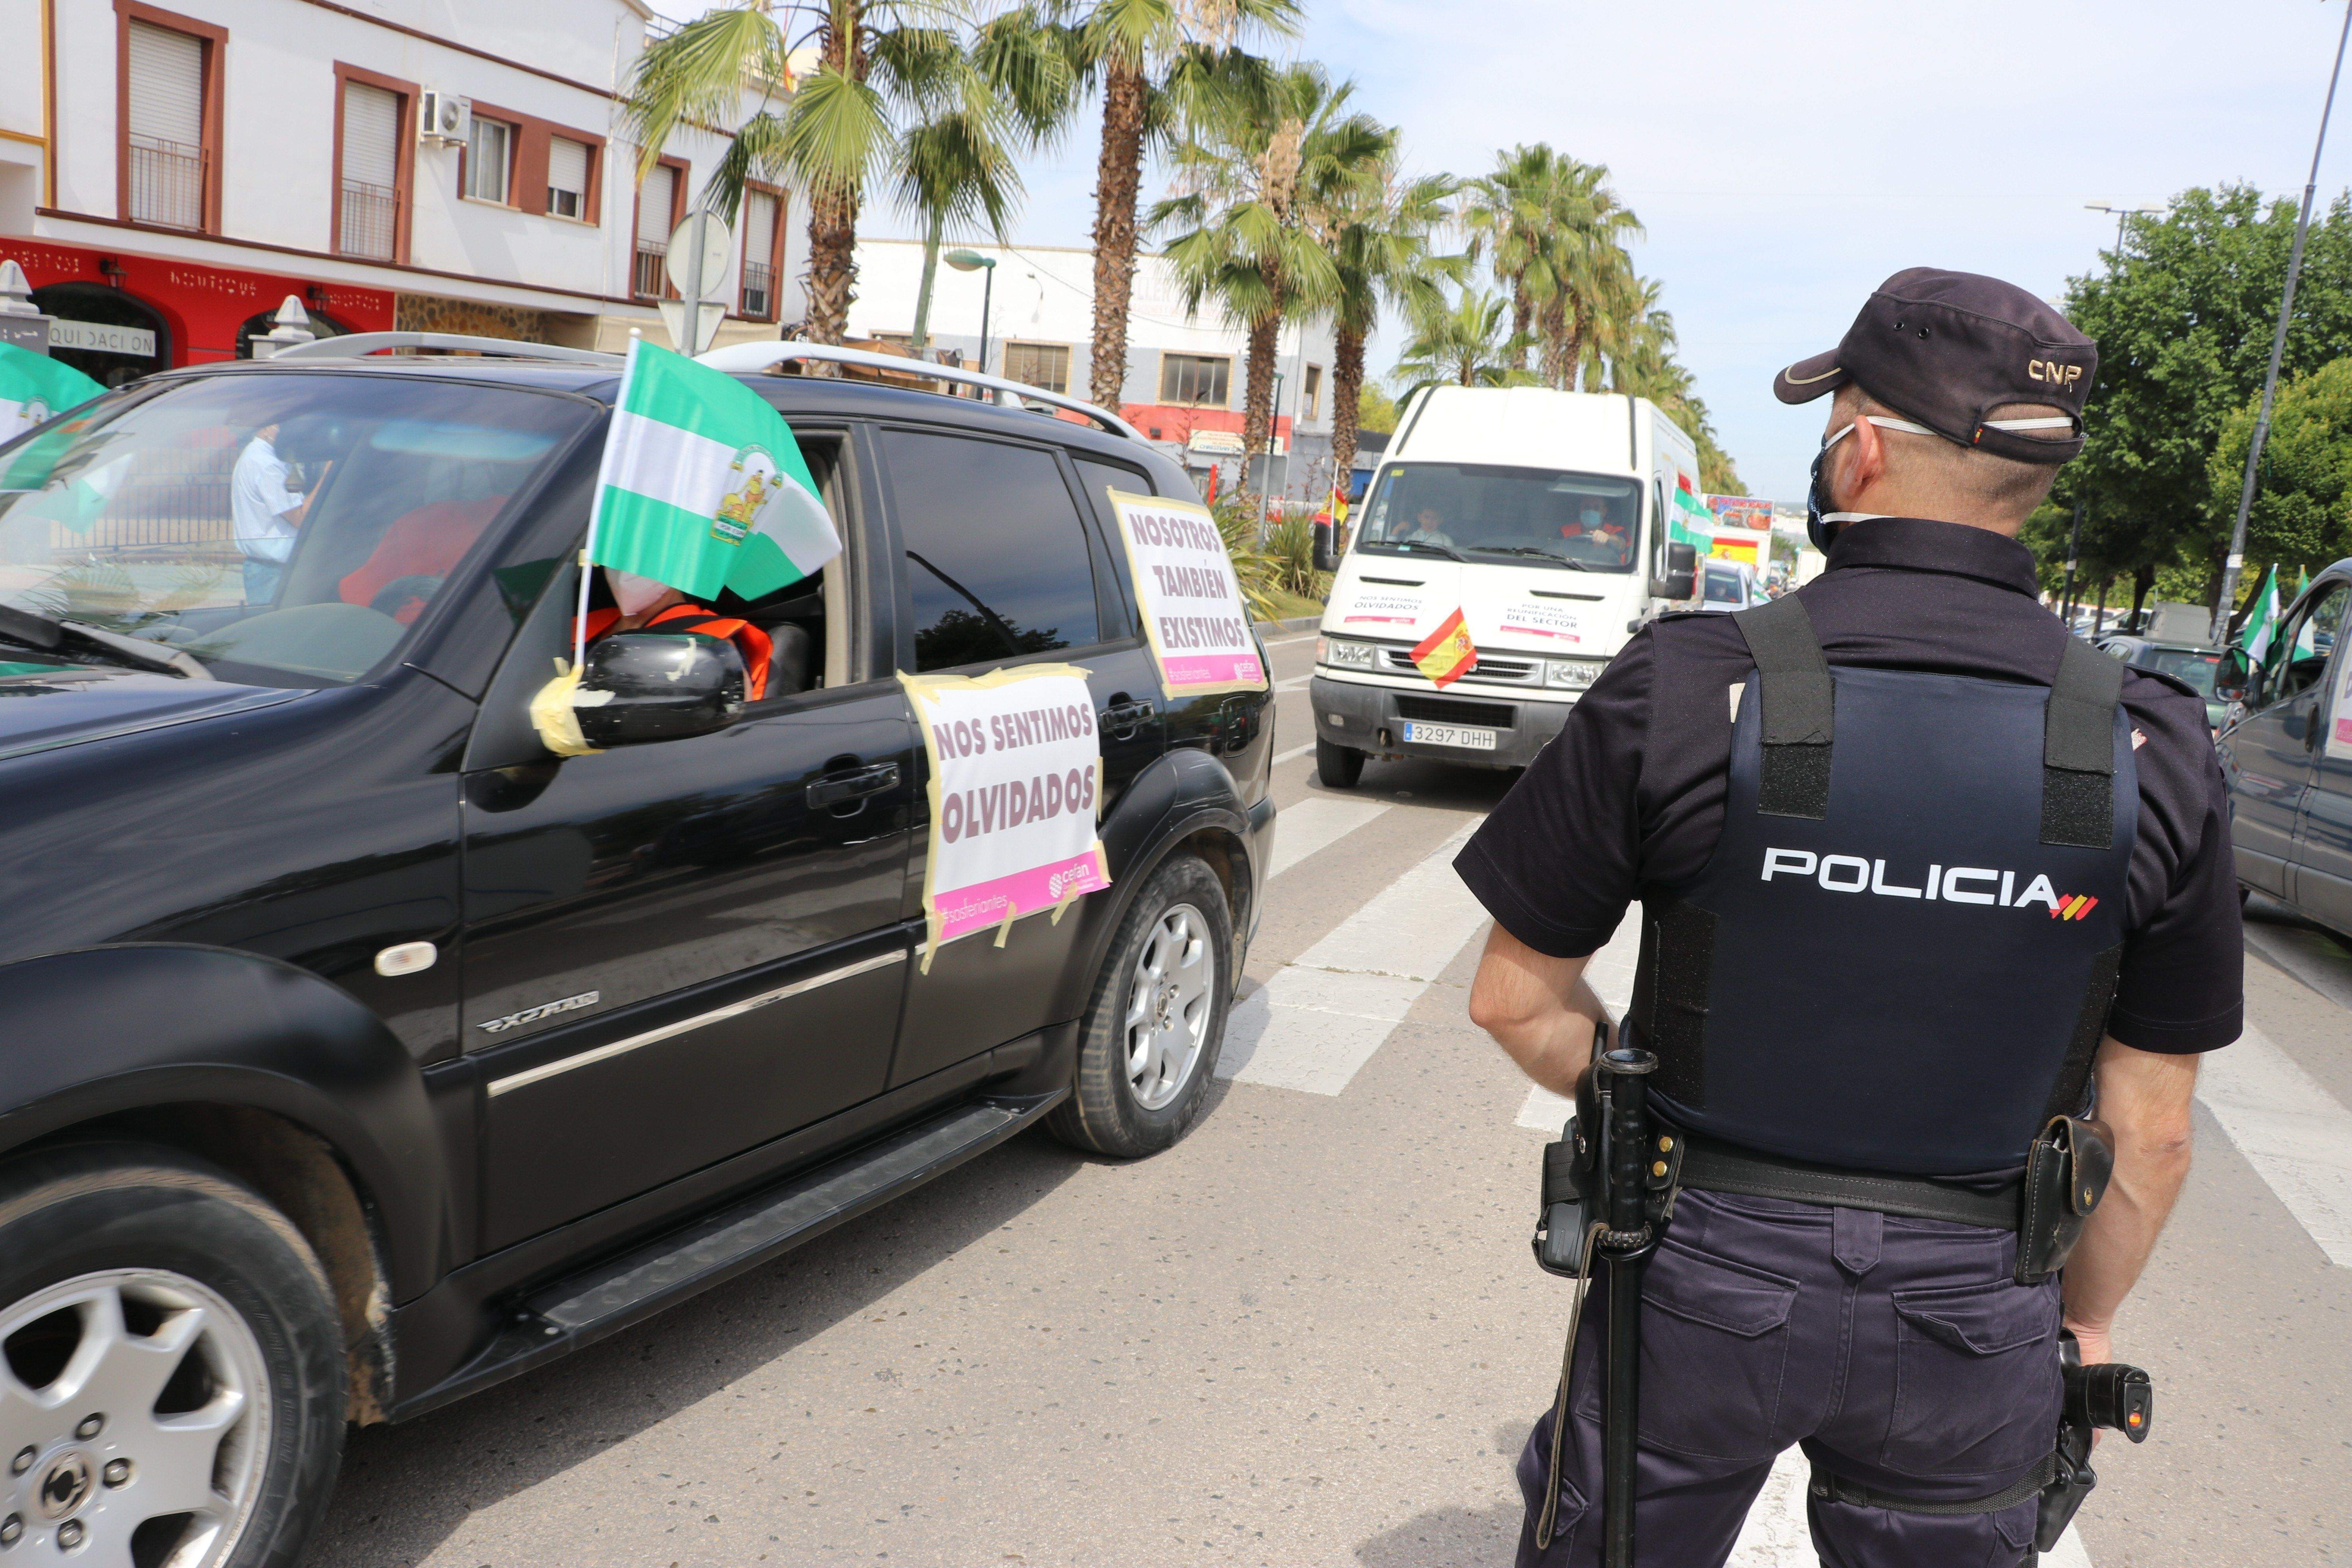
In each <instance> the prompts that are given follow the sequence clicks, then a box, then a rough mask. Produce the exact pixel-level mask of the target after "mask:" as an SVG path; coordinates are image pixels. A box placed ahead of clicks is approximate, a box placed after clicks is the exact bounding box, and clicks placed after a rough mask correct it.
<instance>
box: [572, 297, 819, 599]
mask: <svg viewBox="0 0 2352 1568" xmlns="http://www.w3.org/2000/svg"><path fill="white" fill-rule="evenodd" d="M840 553H841V535H840V534H839V533H838V532H836V531H835V529H834V526H833V519H832V518H831V517H830V516H828V515H827V514H826V512H825V510H824V501H822V500H819V499H817V493H816V481H815V479H812V478H811V477H810V475H809V470H808V464H807V463H806V462H805V461H804V460H803V458H802V457H801V448H800V443H799V442H798V441H796V440H794V439H793V431H792V426H789V425H786V424H785V423H784V421H783V416H781V415H779V414H778V413H777V412H776V411H775V410H774V409H772V408H771V407H769V406H768V405H767V403H766V402H765V401H764V400H763V399H761V396H760V395H759V394H757V393H755V392H753V391H752V390H751V388H750V387H748V386H745V385H744V384H742V383H741V382H740V381H737V380H736V379H735V378H734V377H733V376H731V375H727V374H721V373H720V372H719V371H715V370H711V369H709V368H707V367H705V366H703V365H698V364H697V363H694V362H693V361H692V360H690V359H688V358H687V357H686V356H685V355H683V354H678V353H671V352H670V351H669V350H667V349H665V348H656V347H655V346H654V345H653V344H651V343H649V342H646V341H645V340H643V339H642V338H640V339H637V340H636V341H635V342H631V343H630V345H629V362H628V368H627V369H626V370H625V371H624V372H623V373H622V376H621V399H620V403H619V404H618V405H617V406H615V407H614V410H613V426H612V429H611V430H610V431H609V432H608V433H607V434H606V436H605V437H604V467H603V468H602V469H601V470H599V472H598V474H597V476H596V508H595V512H594V515H593V517H592V518H591V519H590V520H589V523H588V558H589V559H590V560H591V561H593V562H594V563H597V564H598V565H601V566H610V567H612V568H614V570H615V571H619V572H630V573H635V574H636V575H638V576H640V577H649V578H651V579H653V580H654V581H655V582H656V583H664V584H668V585H669V586H670V587H673V588H676V589H677V590H679V591H680V592H682V593H684V594H685V595H688V597H689V598H693V599H698V600H701V601H703V602H705V603H709V601H710V600H711V599H713V598H715V597H716V596H717V595H718V593H719V589H721V588H731V589H733V590H734V591H735V593H736V594H738V595H740V596H741V597H743V598H746V599H757V598H760V597H761V596H762V595H768V594H772V593H774V592H775V591H776V590H777V589H779V588H784V587H789V586H791V585H792V584H794V583H797V582H799V581H800V580H801V579H802V578H803V577H806V576H808V575H809V574H812V573H814V572H815V571H816V570H817V568H819V567H821V566H823V565H824V563H826V562H828V561H830V560H832V559H833V558H834V557H835V556H836V555H838V554H840Z"/></svg>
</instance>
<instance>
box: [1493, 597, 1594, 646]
mask: <svg viewBox="0 0 2352 1568" xmlns="http://www.w3.org/2000/svg"><path fill="white" fill-rule="evenodd" d="M1496 630H1497V631H1499V632H1501V633H1503V634H1504V635H1506V636H1510V637H1542V638H1544V639H1546V640H1547V641H1549V642H1554V643H1568V644H1571V645H1578V646H1580V645H1581V644H1582V643H1583V641H1584V618H1583V617H1582V616H1580V615H1578V614H1577V613H1576V612H1575V611H1574V610H1570V609H1565V608H1562V607H1561V606H1559V605H1538V604H1537V603H1536V602H1535V601H1534V600H1532V599H1520V600H1517V601H1516V602H1514V603H1512V604H1509V605H1505V606H1504V608H1503V615H1502V619H1501V620H1500V621H1498V622H1497V623H1496Z"/></svg>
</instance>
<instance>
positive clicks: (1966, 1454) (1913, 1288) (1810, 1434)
mask: <svg viewBox="0 0 2352 1568" xmlns="http://www.w3.org/2000/svg"><path fill="white" fill-rule="evenodd" d="M2016 1250H2017V1238H2016V1237H2014V1236H2011V1235H2009V1234H2007V1233H2005V1232H2000V1231H1992V1230H1985V1229H1981V1228H1979V1227H1978V1226H1966V1225H1955V1224H1951V1223H1948V1222H1946V1221H1940V1220H1924V1219H1903V1218H1899V1217H1897V1216H1895V1215H1881V1214H1877V1213H1874V1212H1872V1211H1869V1210H1864V1209H1843V1208H1842V1209H1831V1208H1823V1207H1819V1206H1816V1205H1811V1204H1800V1203H1790V1202H1787V1201H1784V1200H1780V1199H1776V1198H1753V1197H1740V1196H1734V1195H1732V1194H1721V1193H1701V1192H1691V1191H1685V1192H1684V1193H1683V1194H1682V1196H1681V1198H1680V1199H1679V1200H1678V1202H1677V1204H1676V1206H1675V1217H1674V1223H1673V1224H1672V1226H1669V1227H1668V1230H1667V1233H1666V1236H1665V1237H1664V1240H1663V1241H1662V1242H1661V1243H1660V1245H1659V1247H1658V1250H1657V1251H1656V1252H1655V1253H1654V1255H1653V1256H1652V1258H1651V1260H1650V1266H1649V1271H1648V1275H1647V1278H1646V1279H1645V1281H1644V1283H1643V1313H1642V1400H1641V1445H1642V1447H1641V1462H1640V1477H1639V1480H1638V1483H1637V1487H1638V1499H1637V1501H1636V1504H1635V1508H1634V1529H1635V1531H1636V1538H1635V1549H1636V1554H1637V1557H1638V1560H1639V1562H1640V1563H1642V1564H1643V1565H1644V1568H1646V1565H1648V1564H1653V1563H1655V1564H1660V1565H1665V1564H1672V1565H1673V1568H1718V1565H1720V1564H1721V1563H1723V1562H1724V1560H1725V1559H1726V1558H1727V1557H1728V1556H1729V1555H1730V1552H1731V1548H1732V1544H1733V1542H1734V1541H1735V1540H1736V1539H1737V1538H1738V1534H1739V1527H1740V1524H1741V1521H1743V1520H1744V1519H1745V1518H1746V1516H1747V1513H1748V1505H1749V1504H1750V1503H1751V1502H1753V1501H1754V1500H1755V1498H1756V1494H1757V1492H1758V1491H1759V1489H1761V1488H1762V1486H1763V1484H1764V1478H1765V1475H1766V1473H1767V1472H1768V1471H1769V1469H1770V1468H1771V1465H1772V1461H1773V1459H1774V1458H1775V1457H1777V1456H1778V1455H1779V1454H1780V1452H1781V1451H1782V1450H1784V1449H1786V1448H1787V1447H1789V1446H1790V1444H1792V1443H1793V1444H1799V1445H1801V1446H1802V1447H1803V1449H1804V1452H1805V1455H1806V1457H1807V1458H1810V1459H1811V1460H1812V1461H1814V1463H1816V1464H1818V1465H1820V1466H1821V1467H1822V1468H1825V1469H1828V1470H1831V1471H1832V1472H1834V1473H1835V1474H1838V1475H1841V1476H1843V1477H1845V1478H1847V1479H1851V1480H1855V1481H1859V1482H1861V1483H1863V1484H1864V1485H1865V1486H1868V1487H1873V1488H1876V1489H1881V1490H1884V1491H1887V1492H1891V1493H1894V1494H1895V1495H1897V1496H1900V1497H1906V1498H1916V1499H1919V1500H1923V1501H1938V1502H1941V1501H1960V1500H1967V1499H1969V1498H1978V1497H1985V1496H1989V1495H1990V1494H1991V1493H1994V1492H1997V1491H2000V1489H2003V1488H2005V1487H2008V1486H2010V1485H2011V1484H2013V1483H2015V1482H2017V1481H2019V1480H2021V1479H2024V1477H2025V1475H2026V1474H2027V1472H2029V1471H2030V1470H2032V1468H2034V1467H2035V1466H2036V1465H2037V1464H2039V1463H2040V1462H2041V1461H2042V1458H2044V1457H2045V1456H2046V1455H2048V1454H2049V1453H2050V1451H2051V1449H2052V1447H2053V1446H2054V1443H2055V1439H2056V1436H2057V1430H2058V1405H2059V1368H2058V1348H2057V1337H2058V1282H2057V1280H2055V1279H2051V1280H2049V1281H2047V1282H2045V1283H2043V1284H2041V1285H2032V1286H2023V1285H2019V1284H2017V1283H2015V1282H2014V1280H2012V1279H2011V1269H2012V1268H2014V1267H2015V1263H2016ZM1606 1311H1607V1296H1606V1294H1605V1292H1604V1291H1603V1290H1602V1289H1601V1288H1600V1286H1599V1284H1598V1282H1597V1281H1596V1283H1595V1286H1594V1288H1593V1291H1592V1294H1591V1298H1590V1299H1589V1300H1588V1301H1587V1303H1586V1312H1585V1321H1584V1324H1583V1327H1582V1330H1581V1331H1580V1333H1579V1335H1578V1343H1577V1347H1576V1359H1575V1363H1574V1375H1573V1377H1572V1378H1571V1380H1570V1403H1569V1412H1570V1421H1569V1434H1568V1452H1567V1456H1566V1459H1565V1461H1564V1463H1563V1464H1562V1466H1561V1469H1560V1494H1561V1495H1560V1503H1559V1521H1558V1524H1557V1526H1556V1530H1555V1534H1554V1537H1553V1540H1552V1542H1551V1546H1550V1549H1549V1550H1548V1551H1545V1552H1538V1551H1537V1550H1536V1520H1537V1517H1538V1514H1539V1513H1540V1512H1541V1510H1542V1505H1543V1489H1544V1479H1545V1474H1546V1470H1547V1468H1548V1467H1549V1461H1550V1458H1551V1415H1550V1413H1549V1411H1547V1412H1546V1413H1545V1415H1544V1416H1543V1418H1542V1419H1541V1420H1540V1421H1539V1422H1538V1424H1537V1426H1536V1429H1535V1431H1534V1433H1533V1434H1532V1435H1531V1436H1529V1437H1528V1446H1527V1448H1526V1450H1525V1452H1524V1453H1522V1454H1521V1455H1520V1458H1519V1472H1518V1473H1519V1487H1520V1490H1521V1492H1522V1493H1523V1494H1524V1496H1525V1498H1526V1500H1527V1508H1528V1512H1527V1520H1526V1522H1525V1524H1524V1526H1523V1527H1522V1529H1521V1531H1520V1534H1519V1554H1518V1561H1519V1563H1520V1565H1521V1568H1537V1565H1538V1564H1540V1565H1541V1568H1570V1565H1571V1564H1573V1565H1576V1568H1590V1565H1591V1564H1596V1563H1599V1562H1600V1551H1601V1548H1600V1534H1601V1505H1600V1496H1601V1329H1602V1321H1601V1320H1602V1319H1603V1318H1604V1317H1605V1315H1606ZM1588 1499H1589V1500H1590V1501H1588ZM1807 1502H1808V1512H1809V1514H1810V1517H1811V1525H1812V1535H1813V1545H1814V1549H1815V1550H1816V1551H1817V1552H1819V1553H1820V1555H1821V1560H1822V1563H1824V1564H1827V1565H1828V1568H1914V1565H1916V1568H1930V1565H1932V1568H2015V1565H2017V1564H2021V1563H2027V1562H2029V1561H2031V1560H2032V1547H2033V1525H2034V1515H2035V1503H2034V1500H2033V1499H2032V1498H2028V1499H2026V1500H2024V1501H2023V1502H2021V1503H2018V1504H2016V1505H2015V1506H2014V1507H2011V1508H2007V1509H2003V1510H2000V1511H1999V1512H1997V1513H1978V1514H1962V1515H1956V1516H1949V1517H1945V1516H1931V1515H1927V1514H1916V1513H1901V1512H1895V1511H1893V1510H1883V1509H1867V1508H1857V1507H1854V1506H1853V1505H1851V1504H1847V1503H1841V1502H1834V1501H1831V1500H1826V1499H1823V1498H1820V1497H1811V1496H1809V1497H1808V1499H1807Z"/></svg>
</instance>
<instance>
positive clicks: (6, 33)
mask: <svg viewBox="0 0 2352 1568" xmlns="http://www.w3.org/2000/svg"><path fill="white" fill-rule="evenodd" d="M174 4H175V5H176V6H177V7H178V8H176V9H168V10H167V9H163V8H162V7H159V6H155V5H147V4H145V3H144V0H114V4H112V5H102V4H100V3H99V0H0V39H5V40H7V42H8V45H9V47H6V48H5V49H0V258H13V259H15V260H16V261H19V262H21V263H22V264H23V265H24V267H25V269H26V273H27V274H28V275H29V276H30V278H31V279H32V281H33V283H34V285H35V294H34V299H35V302H36V303H37V304H39V305H40V306H41V307H42V308H43V309H44V310H47V311H48V312H49V313H50V314H51V315H53V316H56V317H58V318H59V319H60V323H61V324H60V325H59V327H58V328H57V329H55V330H54V331H53V334H52V342H53V343H55V344H56V345H57V348H58V353H59V357H61V358H67V359H70V360H72V361H73V362H74V363H78V364H79V365H80V366H81V368H83V369H85V370H88V371H89V372H91V373H92V374H97V375H99V376H100V379H102V380H108V381H112V382H120V381H123V380H128V379H130V378H131V376H133V375H137V374H144V373H145V372H147V371H151V370H155V369H161V368H163V367H166V366H171V365H181V364H187V363H199V362H203V361H206V360H215V359H225V358H229V357H233V356H236V355H238V354H240V353H243V352H244V347H245V343H246V342H247V339H248V338H249V336H250V335H251V334H252V333H253V332H255V331H266V330H267V328H268V319H267V318H268V315H269V314H270V313H271V312H273V311H275V310H276V309H277V308H278V303H279V301H280V300H283V299H284V298H285V297H286V296H287V295H289V294H292V295H295V296H296V297H298V298H299V299H301V300H303V301H304V302H305V305H306V307H307V308H308V309H309V310H310V313H311V315H312V317H313V319H314V321H316V322H317V323H318V325H319V330H320V331H322V332H325V331H372V330H381V329H383V328H389V327H394V326H398V327H403V328H420V329H433V330H440V331H465V332H475V333H481V334H486V335H491V336H499V337H512V338H530V339H537V340H541V341H544V342H559V343H572V344H575V345H579V346H590V345H596V346H603V347H616V346H619V345H620V344H622V343H624V342H625V341H626V339H627V334H628V331H629V330H630V329H631V328H633V327H635V328H642V329H644V330H645V331H647V332H649V333H651V334H653V335H654V337H655V339H656V341H657V342H658V341H666V340H665V337H664V334H663V330H662V327H661V323H660V318H659V315H658V313H657V311H656V309H655V306H654V301H655V300H656V299H657V298H659V297H660V293H661V291H663V290H664V289H665V288H666V285H665V284H664V282H663V279H662V268H661V250H662V247H663V245H664V242H665V241H666V240H667V236H668V234H669V231H670V229H671V227H672V226H674V225H675V223H676V222H677V220H678V219H679V218H680V217H682V216H684V212H685V207H686V204H687V200H688V195H689V193H690V192H692V191H697V190H699V189H700V187H701V184H702V181H703V179H704V177H705V175H706V174H707V173H708V172H709V166H710V164H711V163H712V162H713V161H714V160H715V158H716V157H717V155H718V153H719V151H720V150H721V147H722V145H723V143H722V142H721V139H720V138H719V136H718V135H717V134H716V133H712V132H686V133H682V134H681V135H679V136H678V137H677V138H675V139H674V141H673V144H672V145H670V146H668V147H666V148H665V149H663V156H662V160H661V162H660V163H659V164H658V165H656V168H655V169H654V171H653V173H652V174H650V175H649V176H648V178H647V179H646V182H645V184H644V185H643V187H642V188H640V187H639V185H638V183H637V180H636V153H635V149H634V148H632V147H629V146H627V145H625V143H624V142H622V141H621V140H620V137H619V134H618V123H617V113H616V110H617V99H616V95H617V93H618V90H619V89H620V88H621V86H622V85H623V84H624V83H625V81H626V79H627V77H628V72H629V70H630V68H631V66H632V63H633V62H634V61H635V58H636V57H637V55H638V53H639V51H640V50H641V49H642V48H643V47H644V44H645V39H646V27H647V24H648V21H649V19H650V17H651V15H652V14H651V13H650V12H649V11H648V10H646V7H645V6H644V5H641V4H639V3H638V0H500V3H499V4H498V5H444V4H428V3H427V0H365V3H364V5H337V4H330V3H328V0H174ZM428 106H430V107H431V108H432V109H434V110H436V114H435V122H433V123H426V122H425V119H424V113H423V111H424V110H425V109H426V108H427V107H428ZM791 205H792V204H791V202H790V201H789V198H788V197H787V195H785V193H783V192H782V191H780V190H767V191H761V192H760V193H758V194H757V195H755V196H754V197H753V198H752V199H751V201H750V202H749V203H747V205H746V208H745V211H744V213H743V214H742V216H741V218H740V220H739V222H738V225H737V230H738V236H739V237H738V240H737V243H736V244H735V246H734V247H733V254H732V256H731V257H730V261H729V263H728V268H727V276H726V279H725V294H724V296H723V297H724V298H725V299H726V300H727V301H728V302H729V305H730V310H731V312H732V314H733V316H734V318H735V319H734V320H733V321H730V323H729V325H728V327H727V328H725V329H723V330H722V334H721V337H720V340H719V341H721V342H727V341H731V340H733V339H737V338H742V337H749V336H754V335H757V336H767V335H772V334H773V333H774V332H775V331H776V330H777V327H776V323H777V322H779V321H792V320H796V319H798V318H799V316H800V315H801V314H802V307H801V304H800V300H799V294H798V288H797V284H796V283H795V282H794V281H793V279H795V278H796V277H797V275H798V273H799V272H800V271H801V268H800V266H799V265H797V263H796V260H795V258H796V255H797V252H796V251H795V250H794V249H793V245H792V241H793V238H794V237H795V232H796V227H797V226H796V225H795V224H794V223H793V222H792V221H791V219H792V214H791V210H790V209H791Z"/></svg>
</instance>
